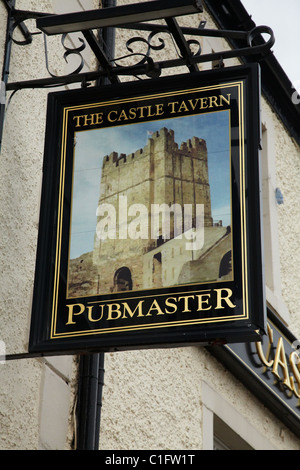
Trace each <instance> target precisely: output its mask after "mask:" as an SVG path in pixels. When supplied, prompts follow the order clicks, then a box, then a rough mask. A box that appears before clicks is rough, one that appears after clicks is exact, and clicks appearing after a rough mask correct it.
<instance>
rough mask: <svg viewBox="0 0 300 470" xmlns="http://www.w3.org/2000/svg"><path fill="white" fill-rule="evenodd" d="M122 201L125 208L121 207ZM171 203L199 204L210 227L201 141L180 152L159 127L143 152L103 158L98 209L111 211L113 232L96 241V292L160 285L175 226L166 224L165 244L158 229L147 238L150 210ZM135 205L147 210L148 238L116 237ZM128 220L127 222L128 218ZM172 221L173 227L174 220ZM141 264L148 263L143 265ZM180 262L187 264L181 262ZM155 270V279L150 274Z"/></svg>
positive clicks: (169, 134)
mask: <svg viewBox="0 0 300 470" xmlns="http://www.w3.org/2000/svg"><path fill="white" fill-rule="evenodd" d="M124 197H126V207H125V206H124V204H123V205H120V200H121V199H122V201H123V202H124ZM174 203H175V204H179V205H180V206H181V207H184V205H185V204H190V205H192V206H191V207H192V208H193V209H194V208H195V207H196V204H203V205H204V225H205V227H212V226H213V220H212V216H211V200H210V186H209V178H208V164H207V148H206V142H205V141H204V140H203V139H200V138H198V137H193V138H192V139H189V140H188V141H186V142H183V143H182V144H181V146H180V147H179V146H178V144H177V143H176V142H175V139H174V131H173V130H168V129H166V128H162V129H161V130H160V131H157V132H155V133H154V134H153V135H152V136H151V137H150V138H149V139H148V142H147V145H146V146H145V147H144V148H142V149H139V150H137V151H136V152H135V153H132V154H130V155H125V154H120V155H118V154H117V153H116V152H112V153H111V154H110V155H108V156H106V157H104V160H103V167H102V175H101V182H100V198H99V206H100V205H102V204H109V205H111V207H113V208H114V209H115V216H116V229H117V230H116V237H115V238H114V239H105V240H103V239H99V237H98V236H97V235H96V236H95V243H94V251H93V264H94V266H95V267H97V268H98V273H99V282H98V285H99V286H100V288H99V292H98V293H100V294H101V293H109V292H112V291H121V290H131V289H132V290H139V289H142V288H148V287H162V286H163V285H164V282H163V269H162V265H163V258H164V257H166V247H167V246H168V247H169V250H171V249H172V250H173V251H174V244H173V245H172V246H171V244H170V243H171V242H172V238H173V235H174V225H173V226H172V223H171V234H170V235H171V236H170V239H169V241H166V240H163V233H162V228H161V227H160V228H159V232H160V233H158V234H157V236H156V237H155V238H154V239H153V238H151V233H150V226H151V220H150V217H151V207H152V206H151V205H152V204H159V205H161V204H167V205H168V206H169V207H171V206H172V204H174ZM135 204H141V205H143V207H145V208H146V209H147V214H148V220H145V223H146V224H147V226H148V227H149V233H148V236H147V237H144V238H137V239H132V238H130V237H129V236H127V237H123V236H119V235H120V234H121V233H124V231H123V229H124V227H121V225H120V220H121V219H122V220H124V213H123V212H124V210H126V208H128V209H129V208H130V207H131V206H133V205H135ZM193 217H195V213H193ZM131 219H132V218H131ZM129 221H130V217H128V219H127V222H128V223H129ZM171 222H174V218H173V219H172V221H171ZM163 247H165V248H164V249H163ZM180 250H181V251H182V249H181V248H180ZM149 253H150V255H149ZM151 253H153V256H151ZM145 257H146V258H145ZM145 259H147V263H148V264H145ZM165 261H166V259H165ZM177 261H178V262H179V258H178V257H177ZM183 261H188V260H187V259H186V258H183ZM178 262H177V264H178ZM165 264H166V263H165ZM178 269H179V270H180V262H179V265H178V266H177V271H178ZM155 270H156V271H157V272H158V274H157V275H152V274H151V273H155ZM177 274H179V271H178V272H177ZM176 277H178V275H177V276H176ZM168 279H169V275H168V274H165V280H166V282H167V283H168V282H170V280H168Z"/></svg>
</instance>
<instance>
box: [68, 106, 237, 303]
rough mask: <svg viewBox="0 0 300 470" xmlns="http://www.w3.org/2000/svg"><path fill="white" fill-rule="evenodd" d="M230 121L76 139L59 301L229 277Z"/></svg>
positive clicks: (207, 116) (191, 119) (174, 123)
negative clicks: (65, 267)
mask: <svg viewBox="0 0 300 470" xmlns="http://www.w3.org/2000/svg"><path fill="white" fill-rule="evenodd" d="M177 116H178V114H177ZM229 119H230V114H229V110H224V111H223V110H220V111H219V110H216V111H215V112H210V113H202V114H193V115H190V116H184V117H180V114H179V117H175V118H171V119H165V120H154V121H149V120H147V121H146V120H145V122H138V123H134V124H128V125H120V126H114V127H106V128H100V129H89V130H85V131H80V132H77V133H76V145H75V151H74V172H73V173H74V174H73V191H72V212H71V231H70V260H69V268H68V289H67V296H68V298H76V297H82V296H94V295H101V294H109V293H115V292H122V291H140V290H148V289H159V288H168V287H171V286H179V285H191V284H199V283H206V282H209V283H211V282H212V283H214V282H220V281H222V282H223V281H226V280H228V281H232V280H233V270H232V265H233V261H234V260H233V255H232V211H231V192H230V187H231V184H230V182H231V154H230V123H229Z"/></svg>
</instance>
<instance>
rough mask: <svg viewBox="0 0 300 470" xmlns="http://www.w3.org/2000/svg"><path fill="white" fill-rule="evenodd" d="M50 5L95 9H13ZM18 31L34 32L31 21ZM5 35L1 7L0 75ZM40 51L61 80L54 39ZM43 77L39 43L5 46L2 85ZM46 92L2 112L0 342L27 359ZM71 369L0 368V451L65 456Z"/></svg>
mask: <svg viewBox="0 0 300 470" xmlns="http://www.w3.org/2000/svg"><path fill="white" fill-rule="evenodd" d="M57 3H60V10H61V6H62V3H63V4H64V7H66V8H69V11H70V10H71V9H73V10H80V9H81V4H85V5H86V6H87V7H88V8H92V7H93V5H98V2H93V1H92V0H91V1H90V0H88V1H86V0H83V1H81V2H78V1H77V0H71V1H69V0H68V1H66V2H56V4H55V5H54V9H53V5H52V1H51V0H41V1H40V0H39V1H37V0H35V1H34V0H18V1H17V3H16V8H17V9H24V10H29V11H41V12H43V11H45V12H49V13H51V12H53V11H58V10H56V9H55V8H57ZM66 11H68V9H67V10H66ZM60 12H61V11H60ZM26 25H27V26H28V28H29V30H30V31H36V28H35V22H34V21H32V20H30V21H28V22H26ZM5 31H6V9H5V8H4V6H3V3H2V2H1V3H0V48H1V49H0V50H1V52H0V68H1V71H2V64H3V51H4V42H5ZM16 34H18V32H17V31H16ZM19 38H20V36H19V35H18V39H19ZM48 46H49V58H50V68H51V71H52V72H53V73H62V72H64V73H66V69H65V66H66V64H65V62H64V60H63V56H62V51H61V47H60V39H57V38H50V39H49V40H48ZM70 66H71V65H70ZM48 76H49V75H48V72H47V70H46V67H45V55H44V46H43V41H42V36H41V35H39V36H34V37H33V42H32V44H30V45H27V46H23V47H20V46H17V45H15V44H13V46H12V54H11V64H10V75H9V82H15V81H19V80H30V79H35V78H45V77H48ZM48 91H49V90H41V89H29V90H20V91H18V92H17V93H16V94H15V95H14V96H13V98H12V100H11V103H10V106H9V108H8V109H7V112H6V120H5V128H4V135H3V145H2V152H1V156H0V201H1V202H0V240H1V250H0V267H1V269H0V272H1V282H0V340H1V341H3V342H4V343H5V347H6V354H17V353H24V352H26V351H27V343H28V336H29V327H30V318H31V302H32V292H33V281H34V270H35V257H36V243H37V234H38V223H39V205H40V190H41V181H42V164H43V151H44V135H45V117H46V101H47V94H48ZM50 91H53V89H52V90H50ZM9 96H10V92H9V93H8V97H9ZM72 362H73V361H72V358H70V357H63V358H55V357H54V358H49V359H27V358H25V359H22V360H16V361H7V362H6V363H5V364H2V365H0V449H5V450H6V449H64V448H69V446H70V442H71V439H72V437H73V428H72V426H73V424H72V416H71V414H70V410H72V406H73V401H72V400H73V395H72V388H73V389H75V388H74V387H73V386H72V384H73V381H72V380H73V379H72V377H75V375H74V373H73V363H72Z"/></svg>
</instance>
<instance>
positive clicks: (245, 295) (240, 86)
mask: <svg viewBox="0 0 300 470" xmlns="http://www.w3.org/2000/svg"><path fill="white" fill-rule="evenodd" d="M230 87H237V90H238V114H239V118H238V119H239V163H240V165H239V167H240V193H241V195H242V198H241V211H240V218H241V251H242V253H241V261H242V269H241V272H242V291H243V313H242V314H241V315H239V316H237V315H230V316H227V317H213V318H197V319H193V320H191V319H189V320H180V321H175V322H172V323H151V324H149V325H147V324H146V325H133V326H123V327H112V328H102V329H94V330H87V331H85V330H84V331H76V332H74V331H72V332H64V333H57V332H56V324H57V316H58V292H59V273H60V264H61V244H62V230H63V210H64V207H63V200H64V189H65V172H66V156H67V129H68V119H69V113H70V112H73V111H77V110H79V109H80V110H83V109H92V108H99V107H101V106H108V105H112V104H114V105H116V104H120V103H128V102H131V101H137V100H145V101H146V100H150V99H153V98H162V97H163V98H166V97H168V96H174V95H176V96H178V95H186V94H187V93H192V92H195V91H198V92H205V91H210V90H215V89H220V88H230ZM230 144H231V143H230ZM59 189H60V190H59V200H58V214H57V236H56V257H55V273H54V288H53V299H52V315H51V332H50V339H55V338H67V337H77V336H90V335H94V334H104V333H105V334H107V333H118V332H121V331H136V330H141V329H142V330H147V329H152V328H164V327H168V328H169V327H171V326H187V325H194V324H195V323H196V324H199V323H201V324H203V323H213V322H227V321H232V320H235V321H238V320H245V319H248V318H249V311H248V279H247V249H246V247H247V237H246V203H245V148H244V82H243V81H234V82H229V83H226V82H225V83H221V84H218V85H210V86H205V87H198V88H197V87H195V88H191V89H184V90H175V91H172V92H164V93H155V94H152V95H145V96H138V97H137V96H135V97H130V98H123V99H116V100H111V101H101V102H96V103H95V102H93V103H92V104H90V103H89V104H83V105H76V106H70V107H65V108H64V111H63V126H62V145H61V164H60V180H59ZM195 292H199V291H195ZM191 293H193V292H191V291H189V294H191ZM180 294H182V292H180ZM167 295H169V294H166V293H164V294H156V297H158V296H167ZM147 297H148V296H139V297H138V299H142V298H147ZM151 297H153V296H151ZM122 300H126V299H125V298H123V299H122V298H118V301H122ZM127 300H128V299H127ZM101 302H107V300H105V301H101V300H98V301H96V302H94V303H101ZM91 303H92V302H90V304H91Z"/></svg>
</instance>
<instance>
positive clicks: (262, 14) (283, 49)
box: [242, 0, 300, 89]
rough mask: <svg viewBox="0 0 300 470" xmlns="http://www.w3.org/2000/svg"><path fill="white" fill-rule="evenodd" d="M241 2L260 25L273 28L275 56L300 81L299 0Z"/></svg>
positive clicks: (293, 77) (249, 0)
mask: <svg viewBox="0 0 300 470" xmlns="http://www.w3.org/2000/svg"><path fill="white" fill-rule="evenodd" d="M242 3H243V5H244V7H245V8H246V10H247V12H248V13H249V15H251V16H252V19H253V21H254V22H255V23H256V25H257V26H260V25H266V26H270V28H272V30H273V32H274V35H275V44H274V46H273V48H272V50H273V52H274V55H275V57H276V59H277V60H278V62H279V63H280V65H281V67H282V68H283V70H284V71H285V73H286V74H287V76H288V77H289V79H290V80H291V82H292V83H293V82H296V81H298V83H300V0H285V1H282V0H242ZM297 89H298V87H297Z"/></svg>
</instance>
